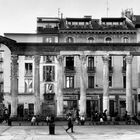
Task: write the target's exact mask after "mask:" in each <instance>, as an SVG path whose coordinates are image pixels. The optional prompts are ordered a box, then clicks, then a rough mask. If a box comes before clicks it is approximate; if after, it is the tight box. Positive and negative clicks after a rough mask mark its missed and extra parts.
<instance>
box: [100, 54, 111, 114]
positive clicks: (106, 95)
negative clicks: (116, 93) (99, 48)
mask: <svg viewBox="0 0 140 140" xmlns="http://www.w3.org/2000/svg"><path fill="white" fill-rule="evenodd" d="M102 59H103V111H104V110H106V109H107V114H109V66H108V61H109V55H104V56H103V57H102Z"/></svg>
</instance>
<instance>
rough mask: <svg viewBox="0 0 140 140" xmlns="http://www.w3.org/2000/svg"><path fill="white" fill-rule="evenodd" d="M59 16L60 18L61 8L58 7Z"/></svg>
mask: <svg viewBox="0 0 140 140" xmlns="http://www.w3.org/2000/svg"><path fill="white" fill-rule="evenodd" d="M58 18H60V8H58Z"/></svg>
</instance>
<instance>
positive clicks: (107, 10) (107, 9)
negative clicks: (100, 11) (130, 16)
mask: <svg viewBox="0 0 140 140" xmlns="http://www.w3.org/2000/svg"><path fill="white" fill-rule="evenodd" d="M106 12H107V17H108V12H109V6H108V0H107V8H106Z"/></svg>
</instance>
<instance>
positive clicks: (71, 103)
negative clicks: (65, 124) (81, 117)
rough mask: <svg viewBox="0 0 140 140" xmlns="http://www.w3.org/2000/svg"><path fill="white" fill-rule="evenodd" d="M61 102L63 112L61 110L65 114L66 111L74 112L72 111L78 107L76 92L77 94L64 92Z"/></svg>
mask: <svg viewBox="0 0 140 140" xmlns="http://www.w3.org/2000/svg"><path fill="white" fill-rule="evenodd" d="M63 104H64V112H63V114H64V115H67V113H69V112H72V113H74V111H75V110H76V109H78V108H79V98H78V94H77V95H75V94H74V95H73V94H65V95H64V101H63Z"/></svg>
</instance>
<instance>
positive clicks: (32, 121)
mask: <svg viewBox="0 0 140 140" xmlns="http://www.w3.org/2000/svg"><path fill="white" fill-rule="evenodd" d="M35 122H36V117H35V116H33V117H32V119H31V125H35Z"/></svg>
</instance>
